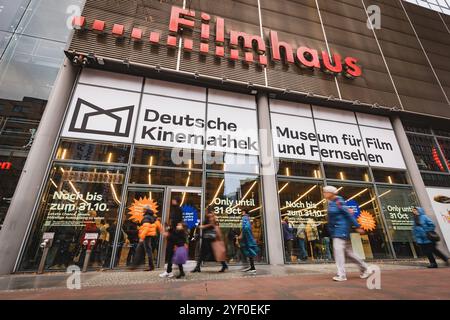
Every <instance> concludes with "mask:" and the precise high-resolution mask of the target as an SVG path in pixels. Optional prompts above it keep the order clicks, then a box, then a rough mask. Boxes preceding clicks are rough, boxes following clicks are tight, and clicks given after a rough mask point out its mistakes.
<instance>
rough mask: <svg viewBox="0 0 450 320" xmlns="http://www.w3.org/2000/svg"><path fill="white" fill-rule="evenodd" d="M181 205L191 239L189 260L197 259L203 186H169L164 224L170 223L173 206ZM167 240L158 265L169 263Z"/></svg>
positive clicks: (162, 247) (161, 248)
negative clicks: (166, 255) (196, 237)
mask: <svg viewBox="0 0 450 320" xmlns="http://www.w3.org/2000/svg"><path fill="white" fill-rule="evenodd" d="M175 205H177V206H179V207H180V208H181V211H182V213H183V222H184V224H185V225H186V227H187V233H188V240H189V260H196V254H198V250H199V248H198V246H199V241H198V240H193V239H195V233H196V231H197V228H196V227H197V225H198V224H199V222H200V221H201V219H202V217H203V212H202V210H201V208H202V207H203V206H202V191H201V188H179V187H173V188H171V187H169V188H167V197H166V202H165V214H164V218H163V219H164V224H165V226H167V225H169V223H170V212H171V209H172V210H173V206H175ZM166 244H167V241H166V239H164V241H162V243H161V246H160V250H159V251H160V259H159V262H158V267H163V266H164V263H167V261H166V259H165V252H166Z"/></svg>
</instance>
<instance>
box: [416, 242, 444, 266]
mask: <svg viewBox="0 0 450 320" xmlns="http://www.w3.org/2000/svg"><path fill="white" fill-rule="evenodd" d="M420 247H421V248H422V251H423V253H424V254H425V255H426V256H427V258H428V260H429V261H430V264H436V259H435V258H434V256H435V255H436V256H438V257H439V258H441V259H442V260H444V261H447V260H448V258H447V257H446V256H445V254H443V253H442V252H441V251H440V250H439V249H438V248H437V247H436V243H425V244H421V245H420Z"/></svg>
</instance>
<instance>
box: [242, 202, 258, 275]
mask: <svg viewBox="0 0 450 320" xmlns="http://www.w3.org/2000/svg"><path fill="white" fill-rule="evenodd" d="M239 241H240V246H241V251H242V253H243V254H244V255H245V256H246V257H247V258H248V260H249V262H250V267H249V268H247V269H244V270H243V272H248V273H252V274H254V273H256V268H255V257H256V256H257V255H258V252H259V248H258V245H257V243H256V241H255V238H254V237H253V233H252V224H251V222H250V216H249V215H248V213H247V211H246V210H242V230H241V234H240V236H239Z"/></svg>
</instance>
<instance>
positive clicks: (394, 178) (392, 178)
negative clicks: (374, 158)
mask: <svg viewBox="0 0 450 320" xmlns="http://www.w3.org/2000/svg"><path fill="white" fill-rule="evenodd" d="M372 173H373V176H374V178H375V182H380V183H391V184H393V183H396V184H408V178H407V176H406V172H403V171H387V170H379V169H372Z"/></svg>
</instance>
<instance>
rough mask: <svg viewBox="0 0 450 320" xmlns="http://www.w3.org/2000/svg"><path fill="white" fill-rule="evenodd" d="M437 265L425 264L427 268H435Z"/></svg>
mask: <svg viewBox="0 0 450 320" xmlns="http://www.w3.org/2000/svg"><path fill="white" fill-rule="evenodd" d="M437 267H438V265H437V264H430V265H428V266H427V268H428V269H436V268H437Z"/></svg>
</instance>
